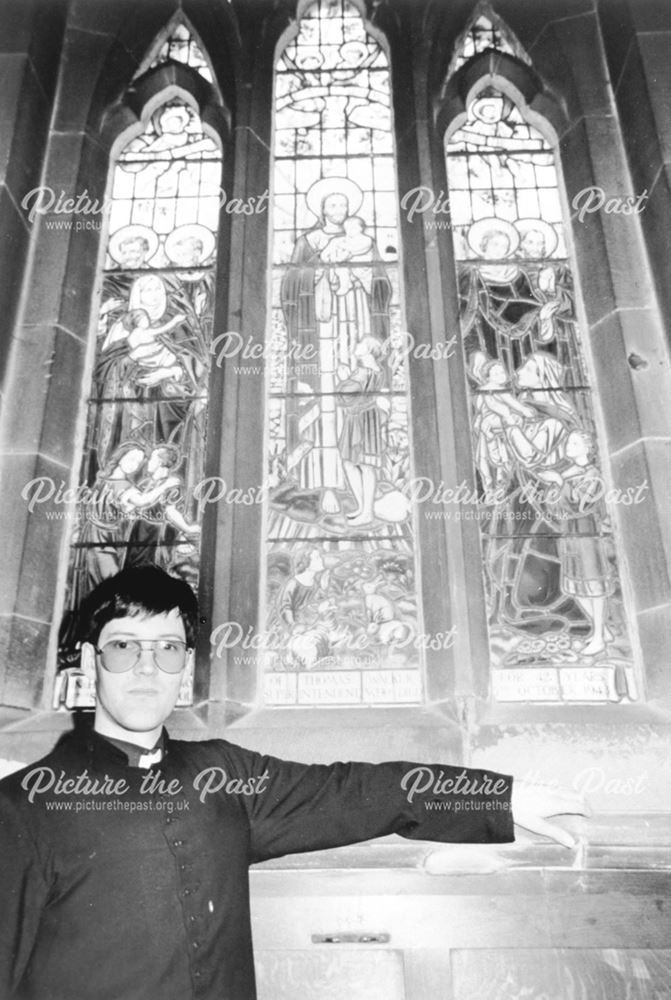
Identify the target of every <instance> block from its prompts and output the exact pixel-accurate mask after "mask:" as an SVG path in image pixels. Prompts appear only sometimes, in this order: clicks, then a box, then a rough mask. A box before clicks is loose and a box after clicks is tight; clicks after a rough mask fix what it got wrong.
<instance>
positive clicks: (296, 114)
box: [263, 0, 421, 705]
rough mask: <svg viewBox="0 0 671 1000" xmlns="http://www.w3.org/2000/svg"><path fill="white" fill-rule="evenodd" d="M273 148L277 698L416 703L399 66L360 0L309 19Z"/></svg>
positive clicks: (269, 602) (269, 684) (272, 565)
mask: <svg viewBox="0 0 671 1000" xmlns="http://www.w3.org/2000/svg"><path fill="white" fill-rule="evenodd" d="M274 144H275V145H274V154H275V163H274V180H273V186H274V219H273V222H274V235H273V291H272V331H271V337H270V352H269V364H268V372H267V378H268V404H267V412H268V423H267V443H268V487H269V488H268V501H267V504H266V510H265V541H264V548H265V555H264V563H265V607H264V644H265V645H264V653H263V665H264V670H265V700H266V702H267V703H269V704H289V705H309V704H380V703H381V704H384V703H403V702H416V701H418V700H419V698H420V696H421V690H420V671H419V664H420V647H421V638H420V625H419V622H420V613H419V609H418V599H417V580H416V570H415V542H414V532H413V514H412V511H411V509H410V504H409V501H408V496H407V490H406V488H405V487H406V484H407V480H408V477H409V475H410V466H411V457H410V453H409V443H408V427H409V408H408V407H409V402H408V386H407V380H406V371H405V358H404V356H403V349H402V348H403V344H404V339H403V336H402V326H403V324H402V318H401V294H400V287H399V274H398V230H397V197H396V181H395V169H394V142H393V136H392V126H391V109H390V99H389V67H388V62H387V58H386V56H385V54H384V52H383V50H382V48H381V46H380V45H379V44H378V43H377V42H376V41H375V40H374V39H373V38H371V37H370V36H369V35H368V34H367V33H366V30H365V26H364V23H363V21H362V18H361V16H360V14H359V13H358V11H357V10H356V9H355V7H354V6H352V5H351V4H349V3H346V2H341V0H320V2H319V3H316V4H315V5H314V6H312V7H310V8H309V9H308V10H307V12H306V13H305V15H304V16H303V18H302V19H301V22H300V26H299V31H298V34H297V36H296V37H295V39H294V40H293V41H292V42H291V43H290V44H289V45H288V46H287V47H286V49H285V51H284V53H283V54H282V56H281V58H280V60H279V63H278V66H277V73H276V81H275V137H274Z"/></svg>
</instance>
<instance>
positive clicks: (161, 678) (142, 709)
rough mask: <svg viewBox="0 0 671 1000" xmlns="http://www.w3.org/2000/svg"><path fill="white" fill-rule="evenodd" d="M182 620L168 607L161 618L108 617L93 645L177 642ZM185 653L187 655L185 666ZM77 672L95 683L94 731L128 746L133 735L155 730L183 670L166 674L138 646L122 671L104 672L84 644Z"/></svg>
mask: <svg viewBox="0 0 671 1000" xmlns="http://www.w3.org/2000/svg"><path fill="white" fill-rule="evenodd" d="M185 638H186V633H185V631H184V622H183V621H182V617H181V615H180V613H179V611H178V610H177V608H174V609H173V610H172V611H168V612H166V613H165V614H160V615H144V616H142V617H140V616H139V615H138V616H136V617H130V616H129V617H126V618H113V619H112V621H110V622H108V623H107V624H106V625H105V626H104V627H103V628H102V630H101V632H100V636H99V637H98V642H97V647H98V649H103V647H104V646H105V643H107V642H110V640H112V639H122V640H123V639H181V640H182V642H184V641H185ZM190 659H191V653H189V654H188V655H187V664H186V665H185V669H186V666H189V668H190ZM82 669H83V671H84V673H85V674H86V675H87V677H89V678H94V679H95V682H96V696H97V697H96V717H95V728H96V729H97V730H98V732H100V733H103V735H106V736H115V737H117V738H118V739H125V740H128V741H130V742H133V741H134V740H133V735H134V734H135V735H137V734H140V733H151V732H152V731H154V730H157V729H158V730H160V728H161V726H162V725H163V723H164V722H165V720H166V719H167V718H168V716H169V715H170V713H171V712H172V710H173V708H174V707H175V702H176V701H177V696H178V694H179V689H180V685H181V683H182V678H183V676H184V670H181V671H180V672H179V673H178V674H169V673H166V672H165V671H163V670H161V669H160V668H159V667H158V666H157V665H156V663H155V661H154V654H153V650H152V648H150V647H147V648H143V650H142V652H141V654H140V658H139V659H138V661H137V663H136V664H135V666H133V667H131V668H130V670H126V671H125V672H124V673H119V674H113V673H110V671H109V670H106V669H105V668H104V667H103V665H102V663H101V658H100V656H99V655H96V653H95V650H94V648H93V646H92V645H91V644H90V643H84V644H83V646H82Z"/></svg>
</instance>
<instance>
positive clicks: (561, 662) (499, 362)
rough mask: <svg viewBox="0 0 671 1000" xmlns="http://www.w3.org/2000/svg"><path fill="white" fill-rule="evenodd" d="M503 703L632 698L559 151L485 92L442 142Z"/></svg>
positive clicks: (497, 686)
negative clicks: (559, 173)
mask: <svg viewBox="0 0 671 1000" xmlns="http://www.w3.org/2000/svg"><path fill="white" fill-rule="evenodd" d="M445 152H446V159H447V173H448V183H449V188H450V210H451V224H452V230H453V234H452V235H453V240H454V249H455V255H456V258H457V262H458V263H457V267H458V276H459V285H460V297H461V342H462V346H463V352H464V359H465V364H466V370H467V375H468V385H469V394H470V407H471V411H470V421H471V435H472V444H473V456H474V464H475V474H476V479H477V484H478V494H479V497H480V503H479V509H478V519H479V523H480V534H481V542H482V554H483V562H484V574H485V588H486V593H487V601H488V611H489V638H490V650H491V658H492V665H493V667H494V693H495V695H497V696H498V697H499V698H501V699H503V700H539V701H597V702H598V701H617V700H621V699H622V698H627V697H628V696H633V695H634V691H635V688H634V679H633V672H632V653H631V647H630V643H629V638H628V631H627V625H626V616H625V611H624V607H623V600H622V593H621V586H620V575H619V570H618V565H617V557H616V547H615V543H614V539H613V527H612V521H611V517H610V512H609V509H608V506H607V504H606V503H605V502H604V500H605V497H606V495H607V492H606V491H607V485H606V481H605V479H604V476H603V473H602V470H601V466H600V459H599V447H598V435H597V430H596V427H595V418H594V399H593V388H592V382H591V379H590V376H589V368H588V365H587V363H586V360H585V357H584V353H583V348H582V341H581V334H580V327H579V322H578V319H577V316H576V292H575V287H574V281H573V275H572V268H571V264H570V261H569V256H568V253H567V245H566V232H565V227H564V220H563V211H562V205H561V201H560V196H559V180H558V176H557V168H556V163H555V154H554V151H553V149H552V147H551V146H550V144H549V143H548V142H547V140H546V139H545V138H544V136H543V135H542V134H541V132H539V131H538V129H536V128H535V127H533V126H532V125H530V124H529V123H528V122H527V121H526V120H525V118H524V116H523V115H522V113H521V111H520V108H519V107H517V106H516V104H515V103H514V102H513V100H511V99H510V98H509V97H508V96H507V95H506V94H505V93H503V92H501V91H499V90H496V89H495V88H493V87H490V86H489V87H485V88H484V89H482V90H481V91H480V92H479V94H478V95H477V97H476V98H475V99H474V100H473V101H472V103H471V105H470V107H469V109H468V113H467V117H466V120H465V121H464V122H463V123H462V124H461V125H460V127H459V128H458V129H457V130H456V131H454V132H453V133H452V135H450V136H449V138H448V140H447V141H446V146H445Z"/></svg>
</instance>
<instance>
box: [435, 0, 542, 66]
mask: <svg viewBox="0 0 671 1000" xmlns="http://www.w3.org/2000/svg"><path fill="white" fill-rule="evenodd" d="M487 49H496V50H497V51H498V52H505V53H506V54H507V55H510V56H515V57H516V58H517V59H521V60H522V61H523V62H525V63H530V62H531V60H530V59H529V56H528V55H527V54H526V52H525V51H524V48H523V47H522V45H520V43H519V41H518V40H517V38H516V37H515V35H514V34H513V32H512V31H511V30H510V28H509V27H508V25H507V24H505V23H504V22H503V21H502V20H501V18H500V17H497V15H496V14H495V13H494V11H493V10H492V8H491V7H490V5H489V4H488V3H479V4H478V5H477V7H476V8H475V10H474V11H473V14H472V15H471V18H470V20H469V22H468V24H467V25H466V28H465V30H464V31H463V32H462V34H461V35H460V37H459V38H458V39H457V44H456V46H455V54H454V57H453V59H452V62H451V63H450V68H449V70H448V76H452V74H453V73H455V72H456V71H457V70H458V69H460V68H461V67H462V66H463V65H464V63H466V62H468V60H469V59H472V58H473V56H475V55H479V53H480V52H486V51H487Z"/></svg>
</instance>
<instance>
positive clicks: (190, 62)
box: [138, 19, 212, 83]
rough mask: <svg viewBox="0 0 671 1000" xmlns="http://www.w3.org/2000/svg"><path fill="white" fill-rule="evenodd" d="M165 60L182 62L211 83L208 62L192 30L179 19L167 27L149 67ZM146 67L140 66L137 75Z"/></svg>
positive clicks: (210, 71) (165, 61) (159, 64)
mask: <svg viewBox="0 0 671 1000" xmlns="http://www.w3.org/2000/svg"><path fill="white" fill-rule="evenodd" d="M167 62H181V63H184V65H186V66H190V67H191V68H192V69H195V70H196V71H197V72H198V73H200V75H201V76H202V77H204V79H206V80H207V82H208V83H212V70H211V69H210V64H209V63H208V61H207V59H206V58H205V56H204V55H203V52H202V50H201V48H200V45H199V44H198V41H197V40H196V38H195V37H194V35H193V32H192V31H191V30H190V28H188V27H187V26H186V24H185V23H184V22H183V21H182V20H180V19H178V20H177V21H175V23H174V25H173V26H172V27H171V28H169V29H168V36H167V38H166V40H165V42H164V43H163V45H161V47H160V49H159V50H158V52H157V54H156V57H155V58H154V59H153V60H152V61H151V62H150V63H149V67H150V68H153V67H154V66H161V65H163V64H164V63H167ZM146 68H147V67H145V66H142V67H141V69H140V72H139V74H138V75H140V74H141V73H143V72H144V71H145V69H146Z"/></svg>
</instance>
